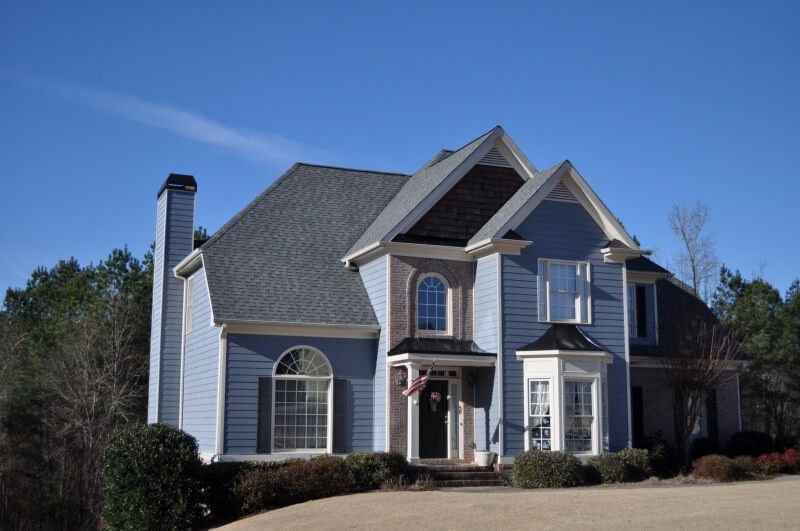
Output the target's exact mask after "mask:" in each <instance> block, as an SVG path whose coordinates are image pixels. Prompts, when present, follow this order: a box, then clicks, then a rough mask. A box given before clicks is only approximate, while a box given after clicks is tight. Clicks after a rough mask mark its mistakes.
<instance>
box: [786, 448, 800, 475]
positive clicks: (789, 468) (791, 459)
mask: <svg viewBox="0 0 800 531" xmlns="http://www.w3.org/2000/svg"><path fill="white" fill-rule="evenodd" d="M783 471H784V472H786V473H787V474H797V473H798V472H800V452H798V451H797V450H795V449H794V448H789V449H788V450H786V451H785V452H783Z"/></svg>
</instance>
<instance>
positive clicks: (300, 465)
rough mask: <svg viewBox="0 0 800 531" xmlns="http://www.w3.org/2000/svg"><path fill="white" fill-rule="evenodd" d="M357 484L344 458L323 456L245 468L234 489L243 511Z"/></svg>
mask: <svg viewBox="0 0 800 531" xmlns="http://www.w3.org/2000/svg"><path fill="white" fill-rule="evenodd" d="M355 486H356V483H355V480H354V478H353V472H352V470H351V469H350V467H349V466H348V465H347V464H346V463H345V461H344V459H341V458H339V457H330V456H323V457H318V458H314V459H312V460H310V461H305V460H293V461H290V462H278V463H269V464H265V465H260V466H254V467H252V468H249V469H245V470H243V471H242V472H240V473H239V475H238V476H237V477H236V480H235V481H234V485H233V493H234V494H235V495H236V496H238V497H239V498H241V500H242V511H243V512H244V513H252V512H256V511H261V510H264V509H269V508H273V507H284V506H286V505H292V504H295V503H300V502H304V501H308V500H314V499H318V498H326V497H329V496H336V495H339V494H346V493H348V492H351V491H353V490H354V489H355Z"/></svg>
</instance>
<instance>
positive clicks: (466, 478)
mask: <svg viewBox="0 0 800 531" xmlns="http://www.w3.org/2000/svg"><path fill="white" fill-rule="evenodd" d="M413 468H414V470H415V471H416V472H417V473H419V474H429V475H430V476H431V478H432V479H433V482H434V484H435V485H436V486H437V487H502V486H504V485H505V480H504V479H503V475H502V474H500V473H498V472H495V471H494V470H493V469H492V467H489V466H477V465H475V464H474V463H466V462H464V461H459V460H455V459H423V460H422V461H421V462H420V464H419V465H417V466H415V467H413Z"/></svg>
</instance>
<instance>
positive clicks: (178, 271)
mask: <svg viewBox="0 0 800 531" xmlns="http://www.w3.org/2000/svg"><path fill="white" fill-rule="evenodd" d="M202 266H203V252H202V251H201V250H200V249H199V248H197V249H195V250H194V251H192V252H191V253H189V254H188V255H187V256H186V258H184V259H183V260H181V261H180V262H178V264H177V265H176V266H175V267H174V268H173V269H172V272H173V274H174V275H175V276H176V277H182V278H187V277H189V275H191V274H192V273H194V272H195V271H197V270H198V269H200V268H201V267H202Z"/></svg>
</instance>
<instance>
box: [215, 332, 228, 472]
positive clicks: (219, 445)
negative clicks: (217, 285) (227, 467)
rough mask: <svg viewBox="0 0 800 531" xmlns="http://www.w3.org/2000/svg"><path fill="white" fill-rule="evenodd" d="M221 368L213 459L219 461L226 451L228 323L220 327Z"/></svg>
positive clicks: (218, 370) (219, 370)
mask: <svg viewBox="0 0 800 531" xmlns="http://www.w3.org/2000/svg"><path fill="white" fill-rule="evenodd" d="M218 358H219V368H218V369H217V373H218V377H217V436H216V444H215V450H214V457H213V458H212V459H211V461H212V462H213V461H219V460H220V458H221V457H222V453H223V451H224V447H223V446H224V442H225V439H224V437H225V381H226V374H225V369H226V367H227V365H228V325H227V324H223V325H222V326H221V327H220V329H219V356H218Z"/></svg>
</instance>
